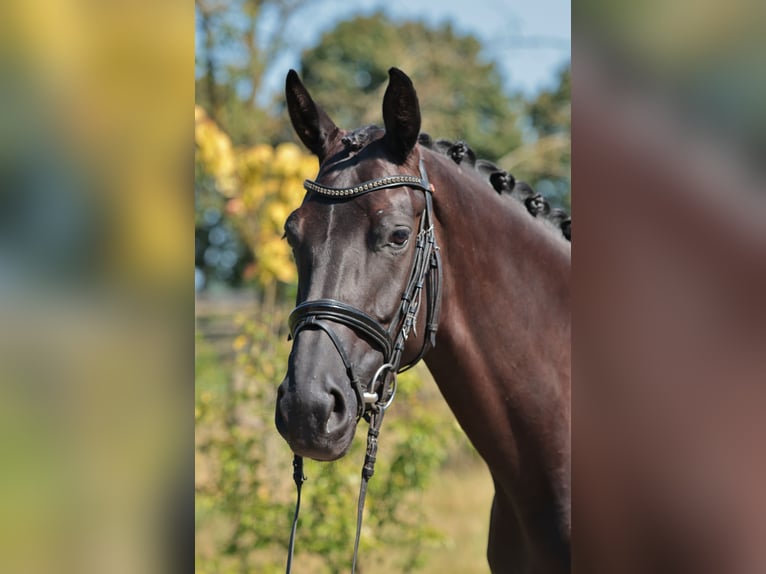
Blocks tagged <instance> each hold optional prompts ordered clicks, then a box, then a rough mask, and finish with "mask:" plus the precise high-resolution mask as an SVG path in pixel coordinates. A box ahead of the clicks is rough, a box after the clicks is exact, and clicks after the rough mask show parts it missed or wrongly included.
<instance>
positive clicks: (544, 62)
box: [267, 0, 571, 94]
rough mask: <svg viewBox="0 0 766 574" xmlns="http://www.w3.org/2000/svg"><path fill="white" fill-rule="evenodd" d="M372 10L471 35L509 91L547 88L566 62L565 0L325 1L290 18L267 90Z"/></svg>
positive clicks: (567, 12) (568, 16) (568, 53)
mask: <svg viewBox="0 0 766 574" xmlns="http://www.w3.org/2000/svg"><path fill="white" fill-rule="evenodd" d="M376 10H382V11H383V12H385V13H386V14H388V15H389V16H391V17H393V18H395V19H416V20H422V21H425V22H427V23H430V24H440V23H443V22H445V21H449V22H451V23H452V25H453V27H454V28H455V30H456V31H458V32H462V33H471V34H473V35H474V36H476V37H477V38H478V39H479V40H480V41H481V43H482V45H483V46H484V55H485V56H486V57H487V58H489V59H492V60H494V61H495V62H496V63H497V64H498V66H499V69H500V70H501V73H502V75H503V80H504V83H505V86H506V88H507V89H509V90H514V91H515V90H521V91H523V92H525V93H527V94H533V93H536V92H537V91H539V90H540V89H542V88H545V87H547V86H550V85H551V84H552V82H553V79H554V78H555V74H556V72H557V71H558V70H559V69H560V68H561V66H562V65H564V64H565V63H566V62H568V61H569V60H570V57H571V49H570V37H571V34H570V32H571V5H570V2H569V0H531V1H527V2H509V1H507V0H473V1H471V0H354V1H345V2H339V1H337V0H325V1H323V2H319V3H318V4H317V5H315V6H308V7H306V8H304V9H302V10H301V11H300V12H299V13H298V14H296V15H295V17H294V18H293V20H292V24H291V25H290V26H288V29H287V30H286V31H285V32H286V33H287V34H289V35H290V36H292V37H293V38H296V39H295V40H294V41H291V42H290V49H289V51H288V53H287V54H285V57H284V58H282V60H281V61H280V62H279V63H278V65H277V66H275V68H278V69H273V70H271V74H269V77H268V78H267V85H268V86H271V85H272V84H273V85H275V86H277V89H281V87H282V83H283V81H284V71H285V70H286V69H287V68H289V67H297V66H298V62H299V58H300V53H301V51H302V50H304V49H306V48H308V47H310V46H313V45H316V44H317V42H318V41H319V39H320V37H321V35H322V33H324V32H326V31H328V30H331V29H332V28H333V27H334V25H335V24H336V23H337V22H338V21H339V20H343V19H346V18H348V17H350V16H352V15H356V14H369V13H371V12H374V11H376ZM298 29H300V32H299V31H298ZM391 65H396V62H392V63H391ZM272 75H273V76H274V77H272Z"/></svg>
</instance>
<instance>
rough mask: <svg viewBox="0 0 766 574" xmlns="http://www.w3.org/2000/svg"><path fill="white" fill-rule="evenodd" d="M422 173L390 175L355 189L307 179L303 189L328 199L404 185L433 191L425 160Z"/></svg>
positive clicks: (421, 169) (362, 184) (354, 187)
mask: <svg viewBox="0 0 766 574" xmlns="http://www.w3.org/2000/svg"><path fill="white" fill-rule="evenodd" d="M420 173H421V177H417V176H415V175H389V176H387V177H381V178H378V179H371V180H370V181H365V182H364V183H360V184H359V185H355V186H353V187H327V186H324V185H322V184H319V183H317V182H316V181H312V180H310V179H307V180H306V181H304V182H303V187H304V188H305V189H306V190H308V191H313V192H315V193H318V194H319V195H326V196H328V197H354V196H357V195H362V194H363V193H368V192H370V191H376V190H378V189H385V188H387V187H399V186H402V185H408V186H411V187H417V188H419V189H422V190H423V191H431V186H430V184H429V183H428V177H427V176H426V175H425V168H424V166H423V160H421V161H420Z"/></svg>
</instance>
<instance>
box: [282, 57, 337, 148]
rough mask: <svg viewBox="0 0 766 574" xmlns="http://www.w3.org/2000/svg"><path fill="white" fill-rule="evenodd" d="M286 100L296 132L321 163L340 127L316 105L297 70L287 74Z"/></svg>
mask: <svg viewBox="0 0 766 574" xmlns="http://www.w3.org/2000/svg"><path fill="white" fill-rule="evenodd" d="M285 98H286V99H287V110H288V111H289V112H290V121H291V122H292V124H293V128H294V129H295V132H296V133H297V134H298V137H299V138H301V141H302V142H303V143H304V145H305V146H306V147H307V148H309V149H310V150H311V151H312V152H313V153H314V154H315V155H316V156H317V157H318V158H319V161H320V162H321V161H322V160H323V159H324V158H325V155H327V150H328V147H329V145H330V141H331V140H332V137H333V136H334V135H335V133H336V132H337V131H338V126H336V125H335V122H333V121H332V120H331V119H330V116H328V115H327V114H326V113H325V111H324V110H323V109H322V108H320V107H319V106H318V105H316V104H315V103H314V100H312V99H311V96H310V95H309V92H308V90H307V89H306V86H304V85H303V82H301V80H300V78H299V77H298V73H297V72H296V71H295V70H290V71H289V72H288V73H287V79H286V80H285Z"/></svg>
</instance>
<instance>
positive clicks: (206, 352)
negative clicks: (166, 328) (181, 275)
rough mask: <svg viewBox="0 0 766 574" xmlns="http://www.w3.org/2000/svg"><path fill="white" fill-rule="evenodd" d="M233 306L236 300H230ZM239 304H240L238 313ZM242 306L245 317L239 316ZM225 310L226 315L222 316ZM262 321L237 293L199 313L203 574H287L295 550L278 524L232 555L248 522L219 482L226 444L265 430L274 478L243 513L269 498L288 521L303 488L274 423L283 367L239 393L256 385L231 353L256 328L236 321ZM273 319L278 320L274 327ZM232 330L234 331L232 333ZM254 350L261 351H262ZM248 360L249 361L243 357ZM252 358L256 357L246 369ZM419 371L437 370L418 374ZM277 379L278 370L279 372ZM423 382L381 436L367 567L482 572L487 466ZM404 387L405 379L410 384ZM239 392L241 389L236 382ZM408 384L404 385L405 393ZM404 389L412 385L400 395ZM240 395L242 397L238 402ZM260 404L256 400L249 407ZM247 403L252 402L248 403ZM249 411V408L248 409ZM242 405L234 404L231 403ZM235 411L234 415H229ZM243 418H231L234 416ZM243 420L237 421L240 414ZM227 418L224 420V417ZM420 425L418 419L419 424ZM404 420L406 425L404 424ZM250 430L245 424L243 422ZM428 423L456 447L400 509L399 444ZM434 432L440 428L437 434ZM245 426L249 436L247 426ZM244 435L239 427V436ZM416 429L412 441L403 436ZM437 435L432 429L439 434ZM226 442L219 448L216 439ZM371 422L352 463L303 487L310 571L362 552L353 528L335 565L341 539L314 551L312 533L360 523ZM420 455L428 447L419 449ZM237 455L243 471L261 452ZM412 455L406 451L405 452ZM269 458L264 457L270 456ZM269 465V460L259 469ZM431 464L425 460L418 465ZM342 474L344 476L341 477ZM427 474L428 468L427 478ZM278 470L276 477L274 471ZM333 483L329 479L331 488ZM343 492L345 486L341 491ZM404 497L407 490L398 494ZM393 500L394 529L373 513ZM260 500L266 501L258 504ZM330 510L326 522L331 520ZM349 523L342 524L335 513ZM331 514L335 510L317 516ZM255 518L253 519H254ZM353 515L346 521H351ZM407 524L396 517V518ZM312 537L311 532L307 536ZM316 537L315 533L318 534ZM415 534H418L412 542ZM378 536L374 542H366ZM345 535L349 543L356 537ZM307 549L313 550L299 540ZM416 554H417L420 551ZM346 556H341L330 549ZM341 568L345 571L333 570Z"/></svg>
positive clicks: (365, 548)
mask: <svg viewBox="0 0 766 574" xmlns="http://www.w3.org/2000/svg"><path fill="white" fill-rule="evenodd" d="M227 301H228V302H227ZM232 301H237V303H236V304H235V305H232V304H231V303H232ZM237 307H238V310H237ZM216 309H217V310H216ZM248 315H249V316H260V317H263V315H264V313H263V309H262V308H260V307H259V305H258V304H256V303H255V298H254V297H252V296H245V295H239V296H238V297H237V298H236V299H231V298H227V299H225V300H223V301H220V300H219V301H218V304H216V302H215V298H213V299H211V298H209V297H205V298H204V300H203V301H201V304H199V305H198V313H197V325H198V328H197V345H196V361H195V362H196V375H197V383H196V403H197V408H196V418H197V429H196V437H197V438H196V442H197V452H196V457H195V458H196V465H195V466H196V482H197V511H196V531H197V535H196V539H197V572H199V573H200V574H201V573H203V572H246V571H252V570H253V569H255V570H256V571H258V572H272V571H273V572H281V571H282V569H283V568H284V560H285V556H286V554H285V549H284V547H283V546H284V543H285V542H286V540H287V537H288V534H289V531H288V522H287V521H285V522H284V524H277V523H271V522H269V524H267V525H265V526H263V525H261V527H256V528H253V529H252V533H251V534H248V535H247V536H245V537H243V538H241V540H244V541H249V542H247V544H246V545H245V547H242V546H239V549H234V548H228V549H227V547H228V545H229V544H230V541H231V540H233V538H232V536H233V535H234V533H235V522H236V521H237V520H241V519H243V518H242V517H241V516H240V517H239V518H236V517H235V516H234V515H232V514H231V511H230V510H227V508H229V507H227V506H226V503H225V502H224V498H223V497H226V496H229V497H231V496H232V492H231V491H230V489H228V490H229V492H226V493H224V492H221V491H219V490H218V489H219V488H222V486H221V485H220V482H218V481H219V480H220V478H219V477H220V472H221V465H223V464H227V462H226V461H227V460H229V457H230V455H228V454H226V452H227V451H226V449H225V448H224V449H223V450H222V447H221V445H225V444H227V441H228V440H230V439H227V438H226V437H227V436H228V435H227V433H229V432H234V433H236V435H233V436H237V435H239V433H240V432H244V433H249V432H255V434H254V435H253V441H254V442H253V444H254V445H255V448H256V449H257V451H258V453H259V454H256V455H254V456H255V458H254V459H253V460H254V461H256V463H257V464H265V465H266V466H268V470H267V473H268V474H269V476H270V478H268V479H260V480H256V481H255V482H253V485H254V486H255V491H248V492H244V493H243V495H242V496H241V497H239V498H237V495H234V499H235V500H239V501H241V502H238V503H236V504H235V506H236V505H244V506H246V507H248V506H249V504H250V503H249V502H248V500H252V499H255V498H261V497H266V498H267V499H268V500H270V501H271V502H270V504H277V505H282V507H283V509H284V514H285V515H289V514H290V512H291V511H292V507H293V504H294V496H295V494H294V485H293V483H292V480H291V466H290V461H291V457H292V454H291V453H290V451H289V448H288V447H287V445H286V444H285V443H284V442H283V441H282V439H281V438H280V437H279V436H278V434H277V432H276V429H275V428H274V427H273V422H272V418H273V414H272V413H273V395H274V394H275V389H276V385H277V382H278V380H279V379H280V378H281V376H282V373H281V372H276V371H277V370H280V371H281V370H282V369H283V368H284V365H283V364H279V365H276V364H275V365H274V366H275V367H276V369H275V372H274V373H273V375H269V377H268V379H263V378H262V375H259V374H258V373H260V372H261V371H259V370H257V369H256V371H255V372H254V373H251V376H253V377H255V379H254V381H253V383H254V384H255V385H258V386H260V387H262V388H261V390H259V391H255V392H256V393H257V395H258V398H255V399H246V398H244V397H242V396H239V395H237V394H236V392H235V393H234V394H232V389H233V388H236V387H237V385H239V384H244V385H247V384H248V383H247V382H244V381H241V382H240V383H237V382H236V381H237V380H239V378H240V377H241V373H240V374H238V372H240V371H241V368H242V363H241V362H238V360H237V358H236V353H235V354H234V356H232V353H231V349H232V348H234V349H237V348H239V349H240V350H244V349H246V348H249V347H246V345H245V344H244V341H243V339H242V337H243V333H247V332H248V331H249V330H250V328H249V327H247V328H245V329H242V328H240V329H239V330H237V328H231V327H232V326H233V325H236V324H237V322H238V321H237V320H236V319H235V317H237V316H248ZM266 321H267V322H269V321H268V319H266ZM227 324H228V326H227ZM252 352H254V353H256V354H258V353H259V351H258V350H257V349H253V350H252ZM240 358H241V357H240ZM254 360H255V363H254V364H259V365H271V364H272V363H273V362H274V359H273V358H271V359H269V358H265V357H263V356H259V357H258V358H257V359H254ZM248 362H249V361H248ZM419 372H420V373H421V375H423V374H425V375H426V376H427V373H426V371H425V369H423V370H420V369H419ZM269 373H271V370H269ZM428 378H429V380H428V382H427V383H426V384H423V385H422V386H419V388H418V390H417V394H415V395H413V394H412V393H410V395H409V396H408V393H407V392H406V391H407V390H408V389H404V391H405V392H403V393H402V394H401V396H399V397H397V402H396V404H395V406H394V407H393V408H392V410H391V411H390V412H389V415H388V416H387V421H386V424H385V425H384V429H383V432H382V440H381V446H380V451H379V464H378V468H377V471H376V475H375V477H374V479H373V480H372V481H371V483H370V490H369V498H368V504H369V506H368V508H367V512H368V513H370V512H371V513H372V514H370V515H369V516H368V517H367V518H366V520H365V525H366V527H365V530H364V532H366V533H367V534H365V535H364V536H363V540H362V542H363V544H362V550H361V556H362V562H361V564H362V566H363V568H365V570H366V571H370V572H424V573H430V572H434V573H435V572H445V571H448V572H456V573H460V572H465V573H473V572H483V571H487V565H486V559H485V548H486V542H487V530H488V523H489V509H490V504H491V497H492V493H493V488H492V483H491V479H490V477H489V474H488V472H487V471H486V469H485V467H484V464H483V462H482V461H481V460H480V459H479V458H478V456H477V455H476V454H475V452H474V451H473V448H472V447H471V446H470V444H469V443H468V441H467V439H466V438H465V436H464V435H463V434H462V432H460V431H459V430H458V427H457V423H456V421H455V419H454V417H453V415H452V413H451V411H450V410H449V408H448V407H447V405H446V403H445V402H444V400H443V399H442V397H441V395H440V393H439V391H438V388H437V387H436V385H435V384H434V383H433V381H431V380H430V377H428ZM405 384H406V381H405ZM232 385H234V386H232ZM400 386H401V385H400ZM400 390H402V389H400ZM238 397H239V398H238ZM252 400H256V401H257V402H256V403H253V402H251V401H252ZM231 401H235V403H236V404H235V405H233V406H234V408H233V409H229V410H226V409H222V407H223V406H224V404H225V403H227V402H231ZM240 401H244V402H240ZM248 405H249V406H248ZM230 406H232V405H230ZM225 412H228V413H230V414H229V415H225V414H222V413H225ZM418 412H422V413H424V414H425V415H426V416H427V417H428V419H429V420H428V421H424V422H418V415H417V413H418ZM232 413H233V414H232ZM232 416H233V417H234V419H231V418H230V417H232ZM222 417H223V418H222ZM413 417H414V419H413ZM399 419H401V420H402V421H403V422H404V423H405V427H404V428H402V423H401V422H399ZM243 425H244V426H243ZM422 425H425V427H424V428H428V429H430V428H435V429H439V430H438V433H439V435H441V436H440V437H434V438H436V443H435V446H434V447H428V448H436V449H437V452H441V450H442V449H446V451H445V452H444V453H443V454H438V456H439V457H443V462H442V463H441V464H440V465H439V466H438V468H437V469H436V470H435V472H432V474H429V475H428V478H427V479H426V482H425V487H423V488H422V489H418V488H415V489H410V490H401V489H399V490H397V489H394V490H392V492H393V495H394V496H400V497H401V498H400V500H396V501H391V500H387V497H389V496H391V495H389V494H386V492H387V491H388V489H389V488H390V487H391V480H400V478H399V479H398V478H397V475H396V474H392V472H393V470H394V468H393V467H395V466H396V465H397V464H400V462H397V457H398V456H400V455H397V452H398V451H399V450H400V447H397V446H396V445H397V444H398V443H400V442H401V441H405V442H406V441H407V440H408V438H407V437H408V436H411V437H413V438H412V440H420V439H418V434H417V431H416V428H417V427H418V426H422ZM430 425H431V426H430ZM245 427H247V428H245ZM238 428H241V429H242V430H241V431H238V430H237V429H238ZM405 428H406V429H408V430H407V433H406V434H403V433H404V429H405ZM431 432H433V431H431ZM215 435H218V440H217V441H216V440H212V441H211V440H210V439H211V438H212V437H214V436H215ZM364 435H365V432H364V425H361V426H360V428H359V430H358V431H357V436H356V438H355V446H354V448H353V449H352V452H351V453H350V455H349V456H348V457H347V458H346V459H343V460H342V461H339V462H338V463H331V464H326V463H316V462H314V461H306V474H307V475H308V476H309V481H308V482H307V483H306V485H305V487H304V500H303V504H302V512H301V517H302V518H301V526H300V527H299V534H298V548H297V554H296V560H295V564H296V567H298V565H299V567H300V570H301V571H302V572H309V573H315V574H319V573H325V572H336V571H343V569H345V568H347V566H348V560H349V559H350V551H351V548H352V545H353V536H352V535H348V536H346V533H345V532H342V533H340V536H338V533H337V532H336V533H334V534H333V536H332V540H337V544H338V549H337V552H338V557H337V558H331V559H328V558H327V555H324V554H323V552H330V551H331V550H330V549H331V548H335V544H336V542H332V541H331V540H330V539H328V540H327V544H328V546H327V549H326V550H325V551H322V550H317V549H315V550H312V549H311V547H307V546H308V542H309V541H310V540H313V539H314V537H315V534H314V533H313V530H314V529H317V528H319V529H320V531H319V536H320V538H321V536H322V534H321V529H323V528H325V525H327V524H334V523H335V522H336V521H338V520H342V521H343V523H344V524H347V525H348V526H353V523H354V520H355V516H354V511H353V509H354V507H355V504H356V496H357V493H358V487H359V474H358V473H359V469H360V468H361V462H362V457H361V454H362V452H363V444H364ZM410 448H412V449H414V452H418V449H419V448H420V449H422V448H423V446H422V445H421V446H416V445H412V446H411V447H410ZM236 452H238V453H240V454H238V455H236V456H237V457H242V458H237V459H236V460H239V463H238V464H249V465H252V464H253V463H252V462H246V460H249V457H251V456H253V455H252V454H247V452H248V451H242V450H238V451H236ZM405 452H406V451H405ZM261 457H265V458H261ZM257 461H262V462H257ZM418 464H419V465H422V464H425V463H424V462H420V463H418ZM333 468H335V469H336V470H332V469H333ZM337 472H341V473H342V474H343V473H346V472H348V474H347V475H345V474H343V475H344V476H345V478H343V479H342V480H341V482H340V483H337V484H336V483H334V482H332V481H333V478H332V477H333V476H334V475H335V474H337ZM418 472H422V471H418ZM271 473H275V474H273V476H272V474H271ZM328 481H330V482H328ZM333 485H335V486H333ZM328 486H329V487H330V488H340V489H341V492H336V493H335V494H334V496H337V497H338V500H339V502H341V505H340V506H338V507H335V506H333V505H332V504H334V503H332V504H330V505H329V506H328V501H327V500H322V499H323V498H326V497H327V494H326V492H325V489H326V488H327V487H328ZM400 492H403V494H399V493H400ZM392 503H398V504H395V506H394V508H398V510H397V511H396V513H403V514H395V515H394V516H393V518H394V519H393V520H391V521H387V522H386V523H382V524H381V523H378V522H376V520H377V518H376V517H375V512H376V511H377V513H378V514H380V512H384V516H385V508H386V505H390V504H392ZM259 504H260V503H259ZM258 508H262V510H257V508H253V509H251V510H248V509H247V508H244V507H243V508H242V512H245V513H246V515H247V513H248V512H255V514H254V515H253V519H254V520H256V521H272V520H274V515H273V514H272V512H271V511H270V510H269V507H260V506H259V507H258ZM328 512H329V513H330V514H327V513H328ZM338 512H340V513H342V514H343V516H336V515H335V513H338ZM318 513H325V514H318ZM246 515H245V520H248V519H247V518H246ZM346 515H347V516H346ZM397 516H398V517H399V518H396V517H397ZM307 529H308V530H307ZM310 530H311V532H310ZM407 531H410V533H409V534H407ZM259 532H261V533H262V534H263V535H264V536H266V537H269V538H271V537H273V541H272V542H268V540H265V539H264V540H262V541H261V542H259V541H258V540H257V538H252V536H253V535H254V536H256V537H257V536H258V533H259ZM370 534H372V536H373V540H368V538H369V536H370ZM346 538H347V539H346ZM408 539H411V542H410V543H409V544H413V545H414V546H409V547H408V546H403V545H401V544H397V543H396V542H397V541H401V540H408ZM301 541H303V544H302V543H301ZM415 548H417V550H415ZM332 552H336V550H332ZM336 563H337V564H338V565H339V566H338V568H339V570H336V569H335V566H333V564H336Z"/></svg>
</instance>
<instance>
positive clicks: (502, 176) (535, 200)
mask: <svg viewBox="0 0 766 574" xmlns="http://www.w3.org/2000/svg"><path fill="white" fill-rule="evenodd" d="M383 131H384V130H383V129H382V128H380V127H378V126H376V125H369V126H364V127H361V128H358V129H356V130H353V131H350V132H348V133H347V134H346V135H345V136H344V137H343V139H342V140H341V141H342V143H343V145H344V146H345V147H346V149H347V150H349V151H350V152H356V151H359V150H360V149H362V148H363V147H365V146H366V145H367V144H368V143H370V142H371V141H373V140H374V139H376V138H377V137H380V136H381V135H382V133H383ZM418 143H419V144H420V145H422V146H423V147H425V148H428V149H430V150H431V151H434V152H436V153H439V154H442V155H444V156H446V157H448V158H450V159H451V160H452V161H454V162H455V163H456V164H458V165H469V166H471V167H472V168H474V169H475V170H476V171H478V172H479V173H480V174H481V175H482V176H484V177H485V178H486V179H487V181H488V183H489V184H490V185H491V186H492V188H493V189H494V190H495V191H496V192H497V193H499V194H501V195H505V196H508V197H510V198H512V199H514V200H516V201H519V202H520V203H522V204H523V205H524V207H525V208H526V210H527V212H529V214H530V215H531V216H532V217H535V218H538V219H543V220H546V221H548V222H550V223H551V224H552V225H554V226H555V227H556V228H557V229H559V230H560V231H561V233H562V234H563V235H564V238H565V239H566V240H567V241H570V242H571V241H572V217H571V216H570V215H569V214H568V213H567V212H566V211H564V210H563V209H558V208H555V207H551V206H550V204H549V203H548V200H547V199H545V198H544V197H543V196H542V195H540V194H539V193H537V192H536V191H535V190H534V189H532V186H530V185H529V184H528V183H527V182H525V181H517V180H516V178H515V177H513V174H511V173H509V172H507V171H505V170H503V169H501V168H499V167H498V166H497V165H495V164H494V163H492V162H491V161H487V160H485V159H476V154H475V153H474V152H473V150H472V149H471V148H470V147H468V145H467V144H466V143H465V142H464V141H456V142H451V141H449V140H444V139H438V140H434V139H433V138H431V136H430V135H428V134H427V133H421V134H420V135H419V136H418Z"/></svg>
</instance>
